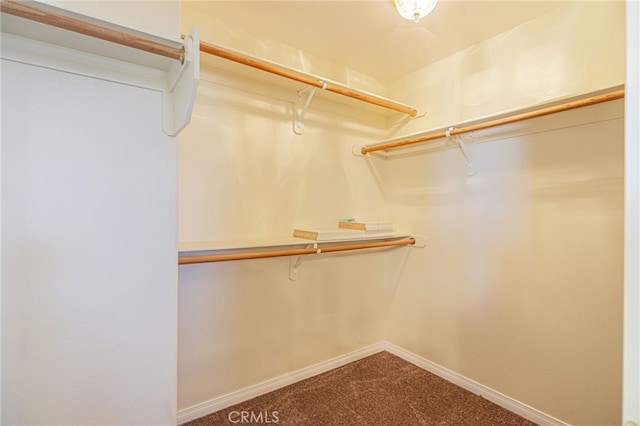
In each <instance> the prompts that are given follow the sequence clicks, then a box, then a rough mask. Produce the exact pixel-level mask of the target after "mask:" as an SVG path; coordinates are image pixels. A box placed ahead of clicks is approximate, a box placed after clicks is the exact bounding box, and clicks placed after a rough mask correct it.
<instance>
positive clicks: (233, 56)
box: [200, 41, 418, 117]
mask: <svg viewBox="0 0 640 426" xmlns="http://www.w3.org/2000/svg"><path fill="white" fill-rule="evenodd" d="M200 51H201V52H204V53H208V54H210V55H214V56H219V57H221V58H224V59H228V60H230V61H233V62H237V63H239V64H243V65H247V66H250V67H253V68H257V69H259V70H262V71H266V72H270V73H272V74H276V75H279V76H281V77H285V78H288V79H291V80H295V81H299V82H301V83H304V84H308V85H310V86H314V87H319V88H324V90H328V91H329V92H333V93H337V94H339V95H343V96H347V97H350V98H354V99H358V100H360V101H363V102H368V103H370V104H373V105H377V106H380V107H383V108H387V109H390V110H393V111H398V112H402V113H404V114H408V115H409V116H411V117H415V116H416V115H417V114H418V111H417V110H416V109H415V108H411V107H408V106H405V105H402V104H399V103H395V102H392V101H388V100H384V99H380V98H376V97H373V96H369V95H367V94H365V93H362V92H357V91H354V90H349V89H345V88H344V87H340V86H337V85H334V84H331V83H328V82H324V81H321V80H318V79H315V78H312V77H307V76H305V75H301V74H297V73H295V72H291V71H288V70H286V69H283V68H281V67H278V66H277V65H274V64H270V63H268V62H264V61H260V60H258V59H255V58H250V57H248V56H245V55H242V54H240V53H237V52H234V51H231V50H227V49H224V48H221V47H219V46H214V45H212V44H209V43H206V42H203V41H200Z"/></svg>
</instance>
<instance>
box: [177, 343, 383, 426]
mask: <svg viewBox="0 0 640 426" xmlns="http://www.w3.org/2000/svg"><path fill="white" fill-rule="evenodd" d="M383 350H384V348H383V347H382V345H381V344H380V343H374V344H373V345H369V346H365V347H364V348H361V349H358V350H356V351H353V352H349V353H347V354H345V355H341V356H338V357H336V358H331V359H329V360H327V361H323V362H321V363H318V364H314V365H311V366H309V367H305V368H302V369H300V370H296V371H293V372H291V373H288V374H284V375H282V376H278V377H275V378H273V379H270V380H267V381H265V382H262V383H258V384H256V385H253V386H249V387H246V388H244V389H240V390H238V391H235V392H231V393H229V394H227V395H223V396H220V397H218V398H214V399H211V400H209V401H205V402H203V403H201V404H197V405H194V406H192V407H189V408H185V409H183V410H178V424H179V425H181V424H183V423H186V422H190V421H191V420H195V419H199V418H200V417H204V416H206V415H208V414H211V413H215V412H216V411H220V410H223V409H225V408H227V407H231V406H232V405H235V404H239V403H241V402H244V401H248V400H249V399H252V398H255V397H257V396H260V395H264V394H265V393H268V392H272V391H274V390H277V389H280V388H283V387H285V386H289V385H291V384H294V383H297V382H300V381H302V380H305V379H308V378H309V377H313V376H317V375H318V374H322V373H326V372H327V371H330V370H333V369H334V368H338V367H342V366H343V365H347V364H349V363H351V362H354V361H357V360H359V359H362V358H366V357H368V356H371V355H373V354H376V353H378V352H382V351H383Z"/></svg>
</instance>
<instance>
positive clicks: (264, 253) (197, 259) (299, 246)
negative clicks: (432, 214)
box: [178, 234, 425, 265]
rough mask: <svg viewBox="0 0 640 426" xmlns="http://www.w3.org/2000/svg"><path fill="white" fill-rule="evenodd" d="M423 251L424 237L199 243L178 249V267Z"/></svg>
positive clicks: (182, 245) (186, 244) (183, 245)
mask: <svg viewBox="0 0 640 426" xmlns="http://www.w3.org/2000/svg"><path fill="white" fill-rule="evenodd" d="M408 245H410V246H415V247H424V246H425V239H424V237H418V236H410V235H405V234H402V235H396V236H393V237H389V236H387V237H378V238H376V237H368V238H362V239H360V240H357V241H354V240H346V241H345V240H343V241H340V240H337V241H322V242H319V241H312V240H305V239H302V238H288V239H282V240H270V241H253V242H251V241H238V242H219V243H211V242H203V243H184V244H181V245H180V249H179V257H178V264H179V265H186V264H193V263H208V262H222V261H227V260H243V259H259V258H266V257H279V256H301V255H307V254H322V253H333V252H339V251H348V250H363V249H370V248H382V247H394V246H408Z"/></svg>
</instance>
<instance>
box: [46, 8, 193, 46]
mask: <svg viewBox="0 0 640 426" xmlns="http://www.w3.org/2000/svg"><path fill="white" fill-rule="evenodd" d="M42 3H47V4H50V5H52V6H55V7H57V8H61V9H66V10H69V11H71V12H74V13H78V14H80V15H83V16H88V17H91V18H95V19H99V20H101V21H106V22H109V23H112V24H116V25H119V26H122V27H124V28H126V29H127V31H130V30H136V31H140V32H143V33H146V34H149V35H154V36H157V37H161V38H165V39H168V40H179V39H180V2H179V1H174V0H163V1H156V0H133V1H131V0H128V1H115V2H114V1H92V0H88V1H86V0H85V1H68V0H46V1H43V2H42ZM187 33H188V31H187ZM185 34H186V33H185Z"/></svg>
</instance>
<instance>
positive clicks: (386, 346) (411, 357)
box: [380, 342, 569, 426]
mask: <svg viewBox="0 0 640 426" xmlns="http://www.w3.org/2000/svg"><path fill="white" fill-rule="evenodd" d="M380 346H381V348H382V349H383V350H385V351H387V352H389V353H392V354H394V355H396V356H398V357H400V358H402V359H404V360H405V361H408V362H410V363H412V364H414V365H416V366H418V367H420V368H422V369H423V370H427V371H428V372H430V373H433V374H435V375H436V376H439V377H442V378H443V379H445V380H447V381H449V382H451V383H454V384H456V385H458V386H460V387H461V388H463V389H466V390H468V391H470V392H473V393H475V394H477V395H480V396H481V397H483V398H484V399H487V400H489V401H491V402H493V403H494V404H496V405H499V406H500V407H502V408H505V409H507V410H509V411H511V412H512V413H515V414H517V415H519V416H520V417H524V418H525V419H527V420H530V421H532V422H534V423H536V424H538V425H540V426H569V425H568V424H567V423H565V422H563V421H562V420H559V419H556V418H555V417H552V416H549V415H547V414H545V413H543V412H541V411H539V410H536V409H535V408H533V407H530V406H528V405H526V404H524V403H522V402H520V401H517V400H515V399H513V398H510V397H508V396H506V395H504V394H502V393H500V392H498V391H496V390H493V389H491V388H489V387H487V386H485V385H482V384H480V383H478V382H475V381H473V380H471V379H469V378H468V377H465V376H462V375H460V374H458V373H456V372H454V371H451V370H449V369H447V368H445V367H442V366H441V365H438V364H436V363H434V362H431V361H429V360H427V359H424V358H422V357H420V356H418V355H416V354H414V353H412V352H409V351H407V350H406V349H403V348H401V347H400V346H396V345H394V344H393V343H390V342H381V343H380Z"/></svg>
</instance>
